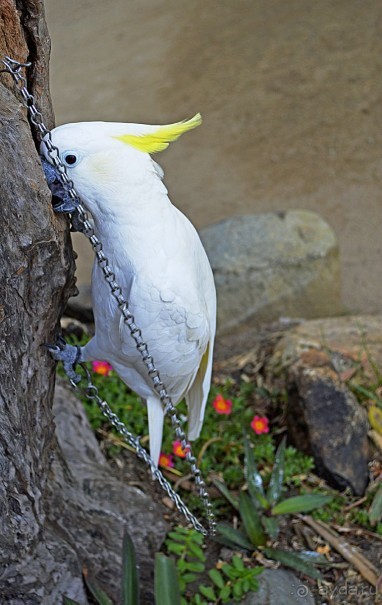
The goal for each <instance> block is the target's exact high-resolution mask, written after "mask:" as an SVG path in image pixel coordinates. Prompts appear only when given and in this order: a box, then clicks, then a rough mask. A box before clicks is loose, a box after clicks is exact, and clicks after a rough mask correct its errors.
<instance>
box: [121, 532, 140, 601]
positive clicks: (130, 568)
mask: <svg viewBox="0 0 382 605" xmlns="http://www.w3.org/2000/svg"><path fill="white" fill-rule="evenodd" d="M122 605H139V581H138V571H137V559H136V555H135V548H134V544H133V541H132V539H131V538H130V536H129V534H128V533H127V532H126V531H125V534H124V536H123V547H122Z"/></svg>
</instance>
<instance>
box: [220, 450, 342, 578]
mask: <svg viewBox="0 0 382 605" xmlns="http://www.w3.org/2000/svg"><path fill="white" fill-rule="evenodd" d="M244 448H245V477H246V481H247V491H243V490H241V491H240V495H239V499H237V498H235V497H233V496H232V495H231V494H229V493H228V490H227V488H226V486H225V485H224V484H222V483H221V482H219V481H214V483H215V485H216V487H218V489H219V490H220V491H221V493H222V494H223V495H224V496H225V497H227V498H228V499H229V502H230V503H231V505H232V506H234V507H235V508H236V510H237V511H238V512H239V515H240V518H241V521H242V526H241V529H240V530H237V529H234V528H232V527H231V526H227V525H223V524H219V525H218V530H219V537H218V539H219V541H221V542H222V543H223V544H226V545H227V546H230V547H231V548H237V547H240V548H244V549H246V550H250V551H252V550H254V549H255V548H262V549H263V550H264V553H265V554H266V555H267V556H270V558H273V559H276V560H278V561H280V562H281V563H283V564H284V565H287V566H289V567H292V568H294V569H298V570H299V571H304V573H305V574H307V575H309V576H311V577H313V578H317V577H320V574H319V572H318V571H317V570H316V569H315V568H314V566H313V565H312V564H311V563H310V562H307V560H306V557H302V558H301V557H299V555H298V554H296V553H290V552H287V551H282V550H278V549H274V548H266V546H267V545H268V544H269V542H270V543H272V541H274V540H276V538H277V536H278V533H279V520H280V517H281V516H282V515H289V514H296V513H306V512H309V511H312V510H314V509H316V508H318V507H321V506H324V505H325V504H327V503H329V502H330V501H331V500H332V497H331V496H329V495H324V494H305V495H300V496H292V497H290V498H286V499H281V496H282V491H283V484H284V474H285V449H286V448H285V439H283V440H282V441H281V443H280V445H279V447H278V449H277V452H276V455H275V461H274V465H273V469H272V473H271V476H270V480H269V484H268V488H267V490H265V487H264V484H263V478H262V476H261V475H260V473H259V471H258V469H257V465H256V463H255V457H254V454H253V450H252V448H251V446H250V442H249V441H248V439H247V438H245V440H244Z"/></svg>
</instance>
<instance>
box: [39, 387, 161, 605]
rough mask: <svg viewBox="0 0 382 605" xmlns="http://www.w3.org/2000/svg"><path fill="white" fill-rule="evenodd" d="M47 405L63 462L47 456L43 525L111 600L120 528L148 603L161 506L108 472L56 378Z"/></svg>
mask: <svg viewBox="0 0 382 605" xmlns="http://www.w3.org/2000/svg"><path fill="white" fill-rule="evenodd" d="M53 411H54V414H55V422H56V435H57V439H58V443H59V446H60V448H61V451H62V454H63V459H64V461H65V462H64V464H63V461H62V460H61V459H59V458H56V459H55V460H54V461H53V465H52V472H51V478H52V483H51V485H53V488H52V492H51V494H50V498H49V502H50V506H49V510H48V512H47V517H48V519H47V521H48V523H47V525H48V527H54V528H55V531H57V530H58V529H59V530H60V532H61V533H62V535H64V536H65V537H66V541H67V542H69V543H70V544H72V545H73V546H75V551H76V554H77V558H78V562H79V564H80V565H81V566H85V567H86V568H87V570H88V572H89V574H91V575H94V576H96V577H97V580H98V581H99V583H100V584H101V585H103V586H104V587H105V590H106V591H107V592H108V593H109V594H110V596H111V597H112V598H113V599H114V601H115V602H119V600H120V594H119V590H120V588H119V587H120V582H121V564H122V560H121V551H122V538H123V533H124V530H125V529H126V530H127V532H128V533H129V534H130V536H131V538H132V540H133V542H134V546H135V549H136V551H137V559H138V564H139V566H140V585H141V596H142V599H143V602H145V603H147V604H149V603H153V602H154V601H153V596H152V589H153V581H152V574H153V566H154V555H155V552H156V551H158V550H159V549H160V546H161V544H162V542H163V539H164V537H165V534H166V531H167V529H168V526H167V524H166V522H165V521H164V519H163V514H162V513H163V512H165V509H164V507H163V506H162V505H161V504H160V503H157V502H154V501H153V500H152V499H151V498H150V497H149V496H147V495H146V494H145V493H143V492H142V491H141V490H139V489H138V488H137V487H133V486H130V485H128V483H127V482H122V481H120V480H119V479H118V478H117V477H116V476H115V475H114V473H113V471H112V470H111V468H110V466H109V465H108V463H107V461H106V460H105V458H104V456H103V454H102V453H101V451H100V449H99V446H98V443H97V440H96V438H95V436H94V434H93V431H92V430H91V428H90V426H89V423H88V420H87V418H86V415H85V412H84V410H83V407H82V404H81V402H80V401H78V399H77V398H76V397H75V396H74V394H73V392H72V391H71V390H70V389H69V388H68V387H66V386H63V384H62V383H61V382H59V383H58V384H57V386H56V393H55V400H54V408H53ZM137 464H139V462H137ZM64 477H65V480H64ZM68 479H69V480H68ZM61 485H62V486H63V487H62V490H61V489H60V486H61ZM166 512H167V511H166ZM78 562H77V565H78ZM74 564H75V562H74ZM77 591H78V587H77V586H73V594H69V593H67V596H69V597H71V598H75V596H77ZM55 596H56V599H57V600H54V602H55V603H56V602H57V603H58V602H60V601H59V599H58V596H59V594H57V595H55ZM52 602H53V601H52Z"/></svg>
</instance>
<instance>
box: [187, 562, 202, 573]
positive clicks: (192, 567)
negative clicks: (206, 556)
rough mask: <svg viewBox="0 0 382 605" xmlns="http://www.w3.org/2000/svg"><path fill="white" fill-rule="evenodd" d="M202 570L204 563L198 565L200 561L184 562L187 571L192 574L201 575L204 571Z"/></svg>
mask: <svg viewBox="0 0 382 605" xmlns="http://www.w3.org/2000/svg"><path fill="white" fill-rule="evenodd" d="M204 568H205V565H204V563H200V561H186V569H187V571H193V572H194V573H202V572H203V571H204Z"/></svg>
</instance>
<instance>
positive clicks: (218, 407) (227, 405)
mask: <svg viewBox="0 0 382 605" xmlns="http://www.w3.org/2000/svg"><path fill="white" fill-rule="evenodd" d="M212 406H213V407H214V409H215V411H216V412H217V413H218V414H227V415H228V414H230V413H231V412H232V401H231V400H230V399H224V397H223V395H221V394H220V393H219V394H218V395H216V397H215V399H214V400H213V402H212Z"/></svg>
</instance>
